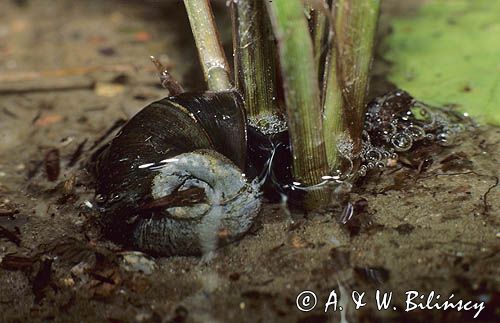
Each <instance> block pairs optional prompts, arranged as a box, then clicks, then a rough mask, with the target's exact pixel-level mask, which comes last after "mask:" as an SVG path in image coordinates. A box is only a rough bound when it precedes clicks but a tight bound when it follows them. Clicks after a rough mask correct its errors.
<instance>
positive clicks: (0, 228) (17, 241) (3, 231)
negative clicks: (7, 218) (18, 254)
mask: <svg viewBox="0 0 500 323" xmlns="http://www.w3.org/2000/svg"><path fill="white" fill-rule="evenodd" d="M0 236H3V237H5V238H7V239H8V240H9V241H11V242H12V243H14V244H16V246H18V247H19V246H20V245H21V239H20V238H19V237H18V236H17V234H15V233H14V232H12V231H10V230H8V229H6V228H4V227H3V226H1V225H0Z"/></svg>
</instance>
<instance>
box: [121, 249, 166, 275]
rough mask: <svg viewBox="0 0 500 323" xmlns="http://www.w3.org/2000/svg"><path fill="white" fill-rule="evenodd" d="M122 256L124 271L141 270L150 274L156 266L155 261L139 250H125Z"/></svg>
mask: <svg viewBox="0 0 500 323" xmlns="http://www.w3.org/2000/svg"><path fill="white" fill-rule="evenodd" d="M120 255H121V256H122V264H121V265H122V268H123V269H125V270H126V271H133V272H142V273H144V274H146V275H151V274H152V273H153V271H155V270H156V268H157V267H158V266H157V265H156V262H155V261H154V260H152V259H151V258H149V257H148V256H147V255H145V254H144V253H142V252H139V251H126V252H122V253H121V254H120Z"/></svg>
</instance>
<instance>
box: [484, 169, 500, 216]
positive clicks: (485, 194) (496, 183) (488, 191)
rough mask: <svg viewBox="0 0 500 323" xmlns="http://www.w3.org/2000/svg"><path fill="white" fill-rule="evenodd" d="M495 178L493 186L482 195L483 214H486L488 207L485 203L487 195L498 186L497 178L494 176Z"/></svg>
mask: <svg viewBox="0 0 500 323" xmlns="http://www.w3.org/2000/svg"><path fill="white" fill-rule="evenodd" d="M494 178H495V184H493V185H491V186H490V187H489V188H488V190H487V191H486V193H484V195H483V203H484V214H488V212H489V209H490V206H489V205H488V202H487V201H486V199H487V197H488V194H490V192H491V190H492V189H494V188H495V187H497V186H498V176H494Z"/></svg>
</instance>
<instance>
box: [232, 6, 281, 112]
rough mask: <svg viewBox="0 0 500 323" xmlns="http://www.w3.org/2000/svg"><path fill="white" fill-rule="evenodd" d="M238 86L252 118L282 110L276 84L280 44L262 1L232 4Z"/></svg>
mask: <svg viewBox="0 0 500 323" xmlns="http://www.w3.org/2000/svg"><path fill="white" fill-rule="evenodd" d="M231 12H232V18H233V36H234V66H235V79H236V87H237V88H238V89H239V90H240V92H241V93H242V94H243V97H244V98H245V109H246V111H247V116H248V117H249V118H250V119H256V120H260V119H262V118H265V117H266V116H269V115H275V114H279V115H281V113H280V112H279V107H278V101H277V84H276V47H275V44H274V38H273V34H272V29H271V23H270V21H269V15H268V14H267V10H266V7H265V3H264V1H262V0H238V1H234V2H232V4H231Z"/></svg>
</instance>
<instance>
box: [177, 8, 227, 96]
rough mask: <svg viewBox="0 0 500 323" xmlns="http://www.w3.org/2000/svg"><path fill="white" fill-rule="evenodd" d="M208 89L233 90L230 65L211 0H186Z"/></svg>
mask: <svg viewBox="0 0 500 323" xmlns="http://www.w3.org/2000/svg"><path fill="white" fill-rule="evenodd" d="M184 5H185V6H186V11H187V14H188V17H189V23H190V24H191V30H192V32H193V36H194V40H195V42H196V48H197V49H198V54H199V56H200V62H201V65H202V68H203V74H204V76H205V81H206V82H207V84H208V89H209V90H212V91H222V90H228V89H231V88H232V85H231V81H230V71H229V65H228V64H227V60H226V56H225V54H224V50H223V49H222V46H221V43H220V40H219V34H218V32H217V28H216V26H215V21H214V16H213V14H212V9H211V7H210V1H209V0H184Z"/></svg>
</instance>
